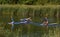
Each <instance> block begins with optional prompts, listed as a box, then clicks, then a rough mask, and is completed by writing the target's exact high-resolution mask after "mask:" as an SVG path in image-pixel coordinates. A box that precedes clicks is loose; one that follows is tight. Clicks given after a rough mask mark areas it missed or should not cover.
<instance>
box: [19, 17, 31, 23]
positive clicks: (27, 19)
mask: <svg viewBox="0 0 60 37" xmlns="http://www.w3.org/2000/svg"><path fill="white" fill-rule="evenodd" d="M20 21H21V22H26V23H29V22H30V21H32V20H31V17H28V18H24V19H20Z"/></svg>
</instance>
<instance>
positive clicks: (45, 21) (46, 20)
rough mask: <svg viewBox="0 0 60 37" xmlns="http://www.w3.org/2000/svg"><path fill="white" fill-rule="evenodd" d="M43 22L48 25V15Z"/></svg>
mask: <svg viewBox="0 0 60 37" xmlns="http://www.w3.org/2000/svg"><path fill="white" fill-rule="evenodd" d="M43 24H44V25H48V19H47V17H45V18H44V19H43Z"/></svg>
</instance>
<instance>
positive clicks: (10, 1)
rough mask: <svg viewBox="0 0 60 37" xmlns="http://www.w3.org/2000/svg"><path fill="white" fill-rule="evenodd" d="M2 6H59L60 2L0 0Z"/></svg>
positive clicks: (56, 0) (48, 0)
mask: <svg viewBox="0 0 60 37" xmlns="http://www.w3.org/2000/svg"><path fill="white" fill-rule="evenodd" d="M0 4H25V5H46V4H55V5H59V4H60V0H0Z"/></svg>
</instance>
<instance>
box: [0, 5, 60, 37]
mask: <svg viewBox="0 0 60 37" xmlns="http://www.w3.org/2000/svg"><path fill="white" fill-rule="evenodd" d="M59 11H60V6H59V5H57V6H56V5H50V6H49V5H45V6H32V5H31V6H27V5H0V22H2V23H3V24H2V25H1V29H0V36H2V35H3V36H2V37H59V35H58V34H60V31H59V28H58V27H57V28H51V27H50V28H46V27H37V26H33V25H19V26H17V25H15V27H14V28H15V29H14V31H11V25H8V24H6V23H8V22H11V19H10V18H11V16H12V17H14V20H15V21H19V19H20V18H25V17H29V16H31V17H32V20H33V21H37V22H40V21H41V20H40V19H41V17H44V16H47V17H49V18H50V17H53V16H54V17H57V21H56V22H57V23H60V22H59V18H60V17H59V16H60V15H59V13H60V12H59ZM54 20H56V19H54ZM57 31H58V32H57ZM52 32H53V33H52Z"/></svg>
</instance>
